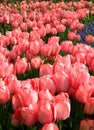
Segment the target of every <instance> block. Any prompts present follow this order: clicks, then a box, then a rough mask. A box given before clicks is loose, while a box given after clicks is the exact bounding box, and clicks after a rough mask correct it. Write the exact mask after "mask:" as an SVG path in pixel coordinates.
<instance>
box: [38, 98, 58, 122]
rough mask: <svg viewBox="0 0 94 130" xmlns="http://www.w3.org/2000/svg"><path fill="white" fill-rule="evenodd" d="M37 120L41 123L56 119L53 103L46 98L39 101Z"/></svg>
mask: <svg viewBox="0 0 94 130" xmlns="http://www.w3.org/2000/svg"><path fill="white" fill-rule="evenodd" d="M38 120H39V122H40V123H41V124H43V125H44V124H47V123H51V122H53V121H55V120H56V111H55V105H54V103H52V102H50V101H48V100H41V101H39V103H38Z"/></svg>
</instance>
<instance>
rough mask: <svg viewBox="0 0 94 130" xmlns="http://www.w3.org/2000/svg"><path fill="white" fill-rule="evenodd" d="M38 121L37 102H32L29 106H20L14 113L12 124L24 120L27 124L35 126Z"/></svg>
mask: <svg viewBox="0 0 94 130" xmlns="http://www.w3.org/2000/svg"><path fill="white" fill-rule="evenodd" d="M37 121H38V111H37V104H31V105H30V106H29V107H20V108H18V109H17V110H16V111H15V113H14V114H13V115H12V121H11V122H12V125H17V123H18V122H22V123H23V124H25V125H26V126H28V127H29V126H33V125H34V124H35V123H36V122H37Z"/></svg>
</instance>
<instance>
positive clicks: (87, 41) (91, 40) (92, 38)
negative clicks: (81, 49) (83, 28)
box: [85, 35, 94, 44]
mask: <svg viewBox="0 0 94 130" xmlns="http://www.w3.org/2000/svg"><path fill="white" fill-rule="evenodd" d="M85 41H86V43H87V44H91V43H92V42H93V41H94V37H93V36H92V35H87V36H86V38H85Z"/></svg>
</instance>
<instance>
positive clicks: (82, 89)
mask: <svg viewBox="0 0 94 130" xmlns="http://www.w3.org/2000/svg"><path fill="white" fill-rule="evenodd" d="M92 92H93V90H92V87H91V85H89V84H88V83H82V84H80V86H79V87H78V89H77V90H76V91H75V94H74V95H75V98H76V99H77V100H78V101H79V102H80V103H86V102H87V100H88V98H90V97H91V95H92Z"/></svg>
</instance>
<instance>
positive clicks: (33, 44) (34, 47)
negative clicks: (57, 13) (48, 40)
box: [28, 40, 41, 55]
mask: <svg viewBox="0 0 94 130" xmlns="http://www.w3.org/2000/svg"><path fill="white" fill-rule="evenodd" d="M40 48H41V44H40V41H37V40H35V41H30V43H29V47H28V50H29V52H30V53H31V55H37V54H38V53H39V52H40Z"/></svg>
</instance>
